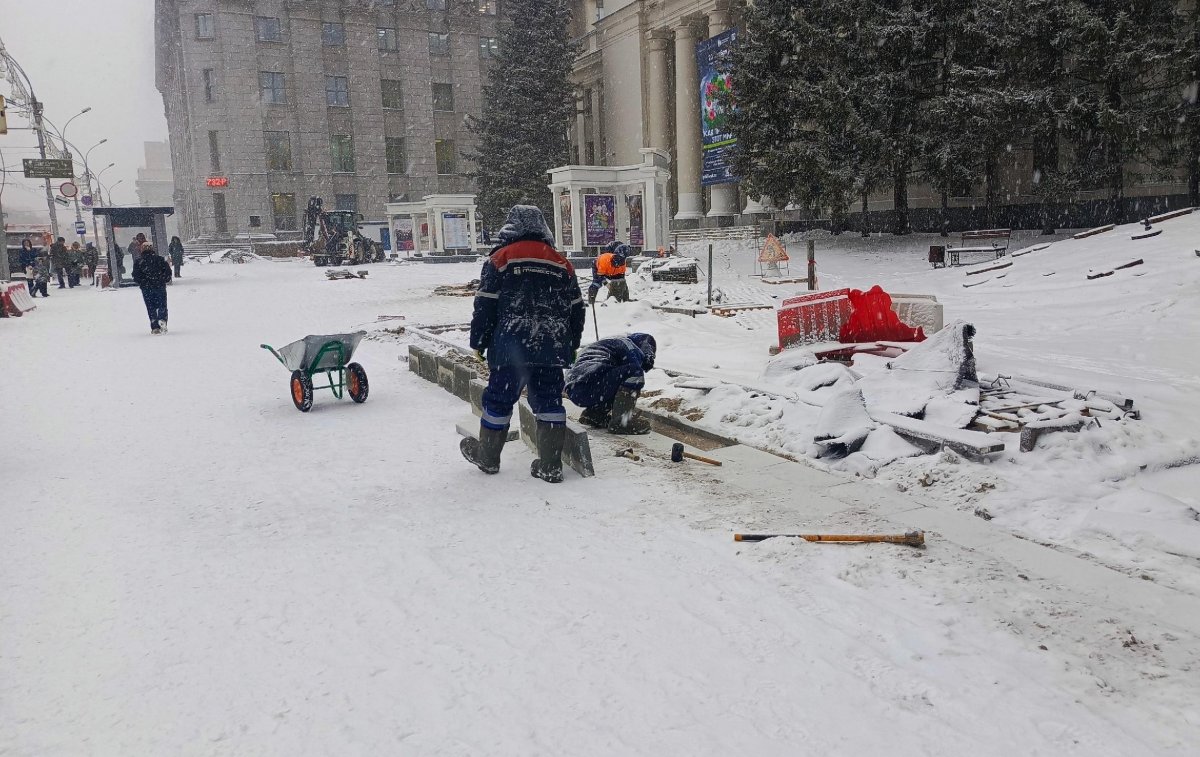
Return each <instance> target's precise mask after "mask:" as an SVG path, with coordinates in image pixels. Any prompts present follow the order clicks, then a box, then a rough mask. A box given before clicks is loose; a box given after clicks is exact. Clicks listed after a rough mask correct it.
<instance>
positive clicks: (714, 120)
mask: <svg viewBox="0 0 1200 757" xmlns="http://www.w3.org/2000/svg"><path fill="white" fill-rule="evenodd" d="M736 42H737V29H726V30H725V31H723V32H721V33H720V34H718V35H717V36H715V37H713V38H711V39H706V40H701V41H700V42H697V43H696V65H697V68H698V70H699V75H700V150H701V155H702V158H701V164H700V184H701V186H705V187H708V186H712V185H714V184H728V183H730V182H735V181H737V180H738V179H737V177H736V176H734V175H733V167H732V166H730V164H729V152H730V150H731V148H732V147H733V146H734V145H735V144H737V139H735V138H734V136H733V132H732V131H731V130H730V127H729V107H728V106H727V105H726V104H725V103H723V102H721V98H722V97H723V96H725V95H727V94H728V93H729V92H731V91H732V81H731V80H732V78H733V77H732V74H731V72H730V71H729V57H730V53H731V51H732V48H733V45H734V44H736Z"/></svg>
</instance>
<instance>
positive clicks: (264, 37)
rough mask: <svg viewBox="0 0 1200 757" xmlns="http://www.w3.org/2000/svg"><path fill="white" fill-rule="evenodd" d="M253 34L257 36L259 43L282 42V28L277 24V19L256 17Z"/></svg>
mask: <svg viewBox="0 0 1200 757" xmlns="http://www.w3.org/2000/svg"><path fill="white" fill-rule="evenodd" d="M254 32H255V34H257V35H258V41H259V42H282V41H283V27H282V26H281V25H280V24H279V19H277V18H270V17H268V16H256V17H255V19H254Z"/></svg>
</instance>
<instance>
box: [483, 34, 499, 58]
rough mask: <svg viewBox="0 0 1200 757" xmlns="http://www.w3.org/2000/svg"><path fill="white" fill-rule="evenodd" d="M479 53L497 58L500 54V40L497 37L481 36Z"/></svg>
mask: <svg viewBox="0 0 1200 757" xmlns="http://www.w3.org/2000/svg"><path fill="white" fill-rule="evenodd" d="M479 54H480V55H482V56H483V57H485V58H495V57H496V56H497V55H499V54H500V40H498V39H496V38H495V37H480V38H479Z"/></svg>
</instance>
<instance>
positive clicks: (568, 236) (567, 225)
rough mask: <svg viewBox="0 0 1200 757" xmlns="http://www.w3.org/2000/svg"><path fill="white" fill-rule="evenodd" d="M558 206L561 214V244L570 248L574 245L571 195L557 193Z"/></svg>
mask: <svg viewBox="0 0 1200 757" xmlns="http://www.w3.org/2000/svg"><path fill="white" fill-rule="evenodd" d="M558 207H559V211H560V213H561V215H562V244H563V247H566V248H568V249H570V248H571V247H573V246H574V245H575V233H574V232H575V230H574V229H573V228H571V195H569V194H564V195H559V196H558Z"/></svg>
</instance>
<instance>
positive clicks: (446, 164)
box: [433, 139, 458, 176]
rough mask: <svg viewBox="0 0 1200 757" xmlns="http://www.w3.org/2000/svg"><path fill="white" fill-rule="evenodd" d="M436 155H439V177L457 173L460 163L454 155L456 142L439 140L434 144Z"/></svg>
mask: <svg viewBox="0 0 1200 757" xmlns="http://www.w3.org/2000/svg"><path fill="white" fill-rule="evenodd" d="M433 150H434V153H435V154H436V155H437V172H438V175H440V176H444V175H446V174H452V173H455V172H456V169H457V167H458V162H457V160H456V158H455V155H454V140H453V139H439V140H437V141H436V142H434V143H433Z"/></svg>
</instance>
